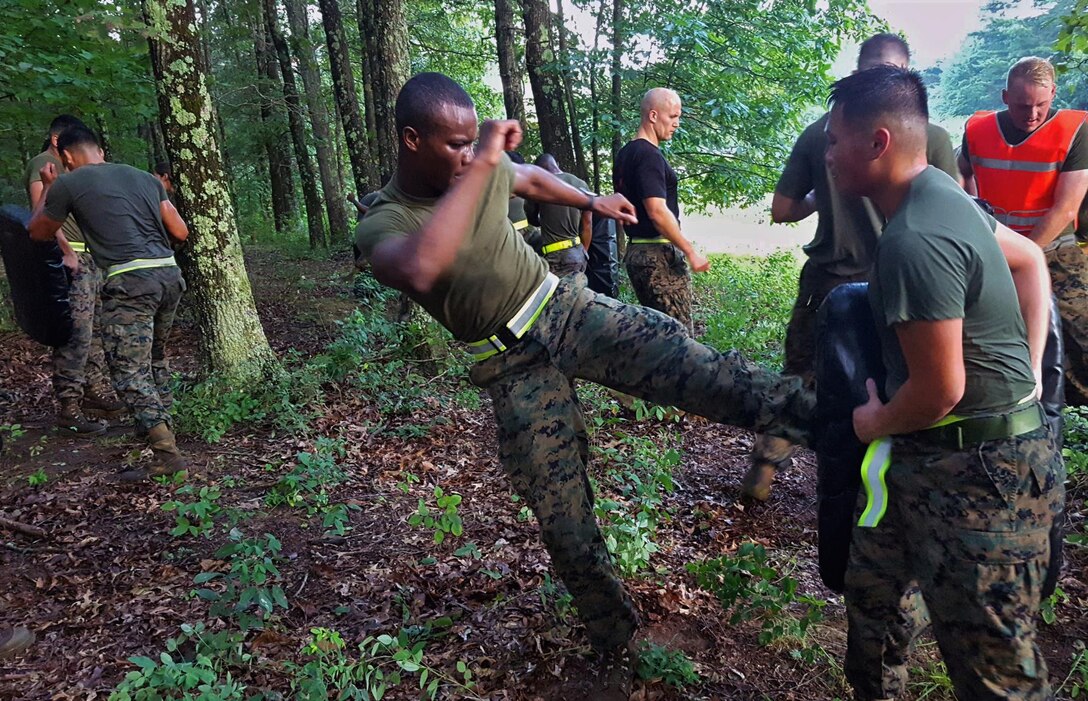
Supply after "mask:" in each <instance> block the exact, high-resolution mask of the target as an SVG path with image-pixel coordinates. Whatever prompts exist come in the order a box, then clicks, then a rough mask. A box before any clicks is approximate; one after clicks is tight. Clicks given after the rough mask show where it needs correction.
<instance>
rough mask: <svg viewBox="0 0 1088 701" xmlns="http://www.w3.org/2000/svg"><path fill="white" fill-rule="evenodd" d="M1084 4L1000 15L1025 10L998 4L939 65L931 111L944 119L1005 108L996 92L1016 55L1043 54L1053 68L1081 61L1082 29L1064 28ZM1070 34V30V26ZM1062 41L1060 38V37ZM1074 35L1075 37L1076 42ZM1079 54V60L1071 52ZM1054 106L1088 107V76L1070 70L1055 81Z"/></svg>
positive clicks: (1063, 2)
mask: <svg viewBox="0 0 1088 701" xmlns="http://www.w3.org/2000/svg"><path fill="white" fill-rule="evenodd" d="M1078 2H1079V3H1082V4H1083V2H1084V0H1057V2H1047V3H1045V4H1043V9H1044V10H1045V11H1044V12H1041V13H1035V12H1031V13H1030V14H1028V13H1024V12H1005V9H1006V6H1007V8H1008V9H1021V10H1022V9H1025V8H1028V7H1029V3H1026V2H1017V1H1016V0H1014V1H1013V2H1009V3H1000V4H999V5H998V7H997V9H998V12H995V13H991V14H989V15H988V16H987V17H986V23H985V24H984V25H983V26H982V27H981V28H980V29H978V30H976V31H974V32H972V33H971V34H970V35H968V37H967V40H966V41H965V42H964V44H963V48H962V49H961V50H960V51H959V53H957V54H956V55H955V56H954V57H953V58H952V60H951V61H950V62H949V63H948V65H947V66H945V67H944V69H943V71H942V72H941V74H940V80H939V82H938V84H937V88H936V91H935V94H934V97H933V104H934V108H935V111H936V112H938V113H939V114H940V115H942V116H944V117H966V116H969V115H971V114H973V113H974V112H975V111H977V110H990V109H1004V104H1002V102H1001V90H1002V89H1003V88H1004V87H1005V77H1006V75H1007V74H1008V72H1009V68H1011V67H1012V64H1013V63H1014V62H1015V61H1016V60H1017V59H1018V58H1020V57H1021V56H1042V57H1044V58H1050V59H1052V60H1053V61H1054V62H1056V63H1058V64H1063V63H1065V64H1070V63H1071V64H1073V65H1080V62H1082V61H1083V54H1084V51H1085V49H1084V47H1085V44H1086V43H1088V42H1086V40H1084V39H1083V37H1084V32H1083V26H1081V28H1080V29H1079V31H1078V30H1077V29H1076V28H1075V27H1074V26H1073V25H1065V29H1064V30H1063V23H1062V18H1063V17H1066V16H1068V17H1073V16H1075V12H1074V6H1075V4H1077V3H1078ZM1071 27H1073V28H1072V30H1070V28H1071ZM1060 37H1061V38H1060ZM1076 37H1079V38H1076ZM1076 51H1080V56H1079V57H1078V55H1077V54H1076V53H1075V52H1076ZM1055 106H1057V107H1073V108H1076V109H1084V108H1085V107H1088V75H1085V73H1084V71H1083V70H1070V71H1068V72H1066V73H1065V74H1064V75H1063V76H1062V77H1061V78H1060V79H1059V80H1058V95H1057V100H1056V102H1055Z"/></svg>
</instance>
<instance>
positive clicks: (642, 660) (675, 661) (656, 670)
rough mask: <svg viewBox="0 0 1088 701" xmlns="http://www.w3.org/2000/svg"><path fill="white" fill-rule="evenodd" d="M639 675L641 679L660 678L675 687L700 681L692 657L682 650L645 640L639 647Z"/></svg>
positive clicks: (680, 687) (682, 686)
mask: <svg viewBox="0 0 1088 701" xmlns="http://www.w3.org/2000/svg"><path fill="white" fill-rule="evenodd" d="M638 676H639V679H646V680H660V681H662V682H664V683H665V684H667V685H669V686H671V687H673V688H674V689H683V688H684V687H685V686H689V685H691V684H698V683H699V681H700V678H699V675H698V673H696V671H695V666H694V665H693V664H692V662H691V659H690V658H688V656H687V655H685V654H684V652H683V651H682V650H670V649H668V648H666V647H663V646H661V645H658V644H657V643H652V642H644V643H643V644H642V646H641V647H640V648H639V657H638Z"/></svg>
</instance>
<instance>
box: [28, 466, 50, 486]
mask: <svg viewBox="0 0 1088 701" xmlns="http://www.w3.org/2000/svg"><path fill="white" fill-rule="evenodd" d="M48 481H49V475H47V474H45V469H44V468H41V467H39V468H38V471H37V472H35V473H34V474H32V475H29V476H27V478H26V483H27V484H28V485H30V486H31V487H40V486H41V485H43V484H45V483H46V482H48Z"/></svg>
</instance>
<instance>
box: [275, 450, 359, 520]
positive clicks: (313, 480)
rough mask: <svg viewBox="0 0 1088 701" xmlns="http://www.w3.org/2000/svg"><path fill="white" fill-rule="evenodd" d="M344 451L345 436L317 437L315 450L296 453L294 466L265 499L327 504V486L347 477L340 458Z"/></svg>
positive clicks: (280, 501)
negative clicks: (341, 438)
mask: <svg viewBox="0 0 1088 701" xmlns="http://www.w3.org/2000/svg"><path fill="white" fill-rule="evenodd" d="M345 454H346V450H345V448H344V442H343V441H342V440H339V439H332V438H325V437H322V438H318V439H317V440H316V441H314V449H313V451H312V452H302V453H299V454H298V455H296V456H295V461H296V465H295V467H294V468H292V469H291V471H290V472H288V473H287V474H286V475H284V476H283V477H281V478H280V480H279V481H278V482H277V483H276V485H275V487H273V488H272V491H271V492H269V493H268V495H267V496H266V497H265V503H266V504H267V505H269V506H279V505H281V504H286V505H287V506H291V507H295V506H301V505H306V504H309V505H310V506H311V507H312V508H315V509H316V508H318V507H323V506H327V504H328V493H327V489H328V488H329V487H335V486H336V485H338V484H341V483H342V482H343V481H344V480H345V479H347V473H345V472H344V469H343V468H342V467H341V466H340V464H339V462H338V460H339V459H340V458H343V457H344V455H345ZM321 497H324V498H321Z"/></svg>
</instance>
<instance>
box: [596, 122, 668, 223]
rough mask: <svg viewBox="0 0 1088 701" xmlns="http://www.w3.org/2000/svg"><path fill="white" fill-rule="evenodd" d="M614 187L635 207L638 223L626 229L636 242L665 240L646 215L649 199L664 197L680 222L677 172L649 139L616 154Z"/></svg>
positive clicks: (635, 141) (636, 142) (613, 174)
mask: <svg viewBox="0 0 1088 701" xmlns="http://www.w3.org/2000/svg"><path fill="white" fill-rule="evenodd" d="M612 187H613V188H615V190H616V192H618V193H620V194H621V195H623V196H624V197H626V198H627V199H629V200H630V201H631V204H633V205H635V214H636V215H637V216H638V223H637V224H624V225H623V229H624V231H626V232H627V235H628V236H629V237H630V238H633V239H656V238H660V237H661V232H659V231H658V230H657V227H656V226H654V223H653V222H652V221H651V220H650V217H649V215H647V214H646V204H645V202H644V200H645V199H646V198H647V197H661V198H663V199H664V200H665V204H666V205H667V206H668V208H669V211H670V212H672V213H673V216H675V217H676V219H677V221H679V220H680V203H679V200H678V198H677V195H676V171H674V170H673V169H672V167H671V166H670V165H669V164H668V162H666V161H665V157H664V156H662V155H661V149H659V148H658V147H656V146H654V145H653V144H651V143H650V142H649V141H647V140H646V139H635V140H634V141H631V142H630V143H628V144H627V145H626V146H624V147H623V148H621V149H620V152H619V153H617V154H616V163H615V168H614V169H613V172H612Z"/></svg>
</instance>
